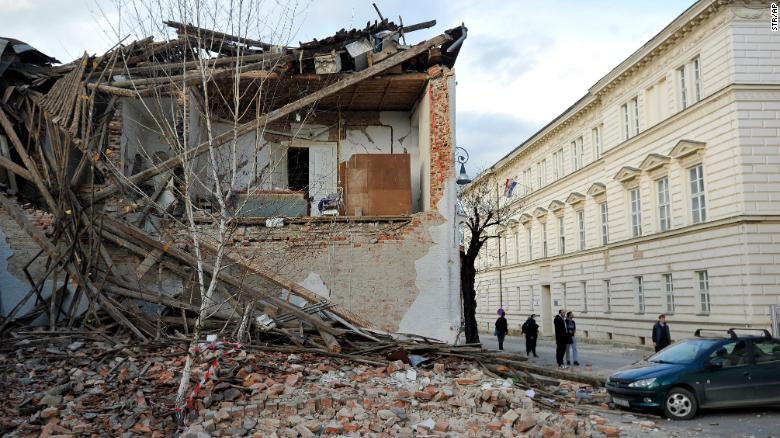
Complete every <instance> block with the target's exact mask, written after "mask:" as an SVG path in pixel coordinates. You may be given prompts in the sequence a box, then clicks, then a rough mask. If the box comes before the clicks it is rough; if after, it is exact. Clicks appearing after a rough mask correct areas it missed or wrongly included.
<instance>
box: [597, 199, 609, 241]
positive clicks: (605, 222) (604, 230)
mask: <svg viewBox="0 0 780 438" xmlns="http://www.w3.org/2000/svg"><path fill="white" fill-rule="evenodd" d="M599 210H600V212H601V244H602V245H604V246H607V245H609V205H607V201H604V202H602V203H600V204H599Z"/></svg>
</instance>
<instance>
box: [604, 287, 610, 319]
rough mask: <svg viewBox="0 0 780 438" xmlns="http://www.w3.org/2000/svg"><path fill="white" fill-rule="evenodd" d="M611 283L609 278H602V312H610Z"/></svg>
mask: <svg viewBox="0 0 780 438" xmlns="http://www.w3.org/2000/svg"><path fill="white" fill-rule="evenodd" d="M611 288H612V284H611V281H610V280H604V306H605V309H604V313H611V312H612V289H611Z"/></svg>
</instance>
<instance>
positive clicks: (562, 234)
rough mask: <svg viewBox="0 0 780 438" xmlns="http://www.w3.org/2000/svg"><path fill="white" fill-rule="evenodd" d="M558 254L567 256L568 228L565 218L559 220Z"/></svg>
mask: <svg viewBox="0 0 780 438" xmlns="http://www.w3.org/2000/svg"><path fill="white" fill-rule="evenodd" d="M558 253H559V254H566V228H565V227H564V223H563V216H561V217H559V218H558Z"/></svg>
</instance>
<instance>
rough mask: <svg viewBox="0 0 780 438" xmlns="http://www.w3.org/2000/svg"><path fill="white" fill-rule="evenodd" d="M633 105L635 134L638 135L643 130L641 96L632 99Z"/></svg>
mask: <svg viewBox="0 0 780 438" xmlns="http://www.w3.org/2000/svg"><path fill="white" fill-rule="evenodd" d="M630 102H631V106H632V107H633V109H634V111H633V113H634V114H633V118H634V135H638V134H639V133H640V132H641V130H640V129H639V120H640V118H639V97H638V96H636V97H634V98H633V99H631V100H630Z"/></svg>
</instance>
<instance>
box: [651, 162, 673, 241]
mask: <svg viewBox="0 0 780 438" xmlns="http://www.w3.org/2000/svg"><path fill="white" fill-rule="evenodd" d="M655 187H656V194H657V201H658V231H660V232H664V231H669V230H670V229H671V228H672V199H671V196H670V194H669V177H668V176H664V177H662V178H659V179H658V180H657V181H656V184H655Z"/></svg>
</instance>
